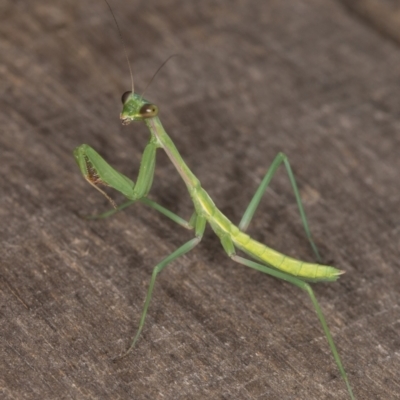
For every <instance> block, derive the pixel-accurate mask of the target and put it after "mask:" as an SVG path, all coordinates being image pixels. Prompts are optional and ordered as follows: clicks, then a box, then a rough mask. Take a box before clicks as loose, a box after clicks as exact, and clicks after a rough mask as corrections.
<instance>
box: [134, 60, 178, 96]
mask: <svg viewBox="0 0 400 400" xmlns="http://www.w3.org/2000/svg"><path fill="white" fill-rule="evenodd" d="M178 56H179V54H172V55H171V56H169V57H168V58H167V59H166V60H165V61H164V62H163V63H162V64H161V65H160V66H159V67H158V68H157V71H156V72H154V74H153V76H152V77H151V79H150V81H149V83H148V84H147V85H146V87H145V88H144V90H143V93H142V94H141V95H140V98H141V99H143V97H144V94H145V93H146V90H147V89H148V88H149V86H150V85H151V84H152V82H153V81H154V79H155V77H156V76H157V75H158V73H159V72H160V71H161V68H162V67H164V65H165V64H166V63H167V62H168V61H169V60H170V59H171V58H173V57H178Z"/></svg>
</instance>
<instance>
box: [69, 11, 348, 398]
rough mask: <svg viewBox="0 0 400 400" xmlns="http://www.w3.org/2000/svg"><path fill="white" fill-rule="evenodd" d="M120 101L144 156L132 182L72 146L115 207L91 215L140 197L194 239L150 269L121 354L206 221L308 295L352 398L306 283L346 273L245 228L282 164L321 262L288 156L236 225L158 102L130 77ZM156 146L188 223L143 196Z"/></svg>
mask: <svg viewBox="0 0 400 400" xmlns="http://www.w3.org/2000/svg"><path fill="white" fill-rule="evenodd" d="M111 12H112V11H111ZM113 17H114V14H113ZM114 20H115V17H114ZM115 22H116V21H115ZM117 27H118V24H117ZM118 29H119V28H118ZM125 55H126V52H125ZM128 65H129V70H130V73H131V79H132V71H131V67H130V64H129V61H128ZM122 104H123V108H122V112H121V115H120V118H121V121H122V124H124V125H128V124H130V123H131V122H132V121H140V122H143V123H145V124H146V126H147V128H148V130H149V133H150V139H149V142H148V144H147V145H146V147H145V149H144V152H143V155H142V159H141V163H140V168H139V174H138V177H137V181H136V184H135V183H134V182H133V181H132V180H131V179H129V178H128V177H126V176H125V175H123V174H121V173H120V172H118V171H116V170H115V169H114V168H112V167H111V166H110V165H109V164H108V163H107V162H106V161H105V160H104V159H103V158H102V157H101V156H100V155H99V154H98V153H97V152H96V151H95V150H94V149H93V148H91V147H90V146H88V145H86V144H82V145H80V146H78V147H77V148H76V149H75V150H74V156H75V160H76V162H77V164H78V165H79V168H80V171H81V173H82V175H83V177H84V178H85V179H86V180H87V181H88V182H89V183H90V184H91V185H92V186H93V187H95V188H96V189H97V190H98V191H100V192H101V193H102V194H103V195H104V196H106V197H107V199H109V200H110V202H111V203H112V204H113V206H114V208H115V209H113V210H111V211H108V212H106V213H104V214H101V215H99V216H97V217H92V218H105V217H108V216H110V215H112V214H114V213H115V212H117V211H120V210H122V209H124V208H126V207H128V206H129V205H131V204H133V203H135V202H137V201H140V202H142V203H144V204H145V205H147V206H149V207H151V208H153V209H155V210H157V211H159V212H160V213H161V214H163V215H165V216H166V217H168V218H170V219H171V220H172V221H174V222H176V223H177V224H178V225H180V226H182V227H184V228H187V229H194V238H193V239H191V240H189V241H188V242H186V243H185V244H183V245H182V246H180V247H179V248H178V249H176V250H175V251H173V252H172V253H171V254H170V255H168V256H167V257H165V258H164V259H163V260H162V261H161V262H160V263H159V264H157V265H156V266H155V267H154V269H153V273H152V276H151V280H150V284H149V288H148V291H147V295H146V299H145V303H144V306H143V311H142V314H141V318H140V322H139V327H138V329H137V332H136V335H135V336H134V338H133V340H132V342H131V344H130V346H129V348H128V350H127V351H126V352H125V353H124V354H123V355H122V356H121V357H124V356H126V355H127V354H128V353H129V352H131V351H132V349H133V348H134V346H135V344H136V343H137V341H138V339H139V336H140V334H141V332H142V329H143V327H144V323H145V320H146V315H147V311H148V308H149V304H150V301H151V298H152V293H153V289H154V284H155V282H156V278H157V276H158V274H159V273H160V272H161V271H162V270H163V269H164V268H165V267H166V266H167V265H169V264H170V263H171V262H172V261H174V260H176V259H177V258H179V257H180V256H182V255H184V254H186V253H188V252H189V251H191V250H192V249H193V248H194V247H195V246H197V245H198V244H199V243H200V241H201V239H202V237H203V233H204V230H205V228H206V225H207V224H209V225H210V226H211V229H212V230H213V231H214V232H215V234H216V235H217V236H218V238H219V239H220V241H221V245H222V248H223V250H224V251H225V252H226V254H227V255H228V256H229V257H230V259H231V260H232V261H234V262H236V263H239V264H242V265H245V266H247V267H249V268H253V269H255V270H257V271H260V272H263V273H265V274H267V275H271V276H273V277H275V278H278V279H281V280H283V281H286V282H289V283H291V284H293V285H295V286H297V287H299V288H300V289H302V290H304V291H305V292H306V293H307V294H308V295H309V297H310V299H311V302H312V304H313V306H314V309H315V311H316V313H317V316H318V318H319V321H320V323H321V325H322V328H323V330H324V333H325V336H326V338H327V340H328V344H329V347H330V350H331V352H332V355H333V357H334V359H335V361H336V365H337V367H338V369H339V371H340V374H341V376H342V378H343V379H344V381H345V383H346V386H347V390H348V393H349V395H350V398H351V399H352V400H354V399H355V397H354V395H353V391H352V388H351V386H350V383H349V380H348V378H347V374H346V371H345V369H344V367H343V365H342V362H341V359H340V357H339V353H338V351H337V349H336V346H335V344H334V341H333V338H332V335H331V332H330V330H329V328H328V325H327V323H326V320H325V317H324V314H323V312H322V310H321V307H320V305H319V303H318V301H317V299H316V297H315V295H314V292H313V290H312V288H311V286H310V284H309V283H308V282H331V281H335V280H337V279H338V277H339V276H340V275H341V274H343V273H344V271H341V270H339V269H336V268H334V267H331V266H327V265H321V264H317V263H308V262H303V261H300V260H296V259H294V258H291V257H288V256H286V255H284V254H281V253H279V252H277V251H275V250H273V249H271V248H269V247H267V246H265V245H264V244H262V243H259V242H258V241H256V240H254V239H252V238H251V237H250V236H249V235H248V234H247V233H246V229H247V227H248V226H249V224H250V222H251V220H252V218H253V216H254V213H255V211H256V209H257V207H258V205H259V203H260V201H261V199H262V197H263V195H264V193H265V192H266V189H267V187H268V185H269V183H270V181H271V179H272V178H273V176H274V174H275V172H276V170H277V169H278V168H279V166H280V165H282V164H283V165H284V166H285V168H286V171H287V174H288V176H289V180H290V183H291V186H292V188H293V192H294V195H295V198H296V202H297V206H298V209H299V212H300V216H301V220H302V224H303V227H304V230H305V233H306V236H307V238H308V240H309V242H310V244H311V247H312V249H313V252H314V253H315V256H316V258H317V260H318V261H319V262H320V261H321V258H320V256H319V253H318V249H317V247H316V245H315V243H314V241H313V239H312V236H311V232H310V229H309V225H308V222H307V218H306V214H305V212H304V208H303V204H302V201H301V197H300V193H299V190H298V187H297V184H296V180H295V177H294V174H293V172H292V169H291V166H290V163H289V160H288V158H287V156H286V155H285V154H283V153H279V154H278V155H277V156H276V158H275V159H274V161H273V162H272V164H271V166H270V167H269V169H268V170H267V173H266V174H265V176H264V178H263V180H262V181H261V184H260V185H259V187H258V189H257V191H256V193H255V194H254V196H253V198H252V199H251V201H250V203H249V205H248V207H247V209H246V211H245V213H244V215H243V217H242V219H241V221H240V223H239V225H235V224H234V223H232V222H231V221H230V220H229V219H228V218H227V217H226V216H225V215H224V214H223V213H222V212H221V211H220V210H219V209H218V208H217V207H216V205H215V204H214V202H213V201H212V199H211V198H210V196H209V195H208V193H207V192H206V191H205V190H204V189H203V187H202V186H201V183H200V181H199V180H198V179H197V177H196V176H195V175H194V174H193V172H192V171H191V170H190V169H189V167H188V166H187V164H186V163H185V161H184V160H183V159H182V157H181V155H180V154H179V152H178V150H177V148H176V147H175V145H174V143H173V141H172V140H171V138H170V137H169V135H168V134H167V133H166V131H165V130H164V128H163V126H162V124H161V121H160V119H159V117H158V108H157V106H156V105H154V104H153V103H151V102H149V101H148V100H146V99H144V98H143V96H141V95H138V94H136V93H135V92H134V87H133V79H132V90H131V91H128V92H125V93H124V94H123V95H122ZM158 149H163V150H164V151H165V152H166V154H167V156H168V157H169V159H170V160H171V162H172V164H173V165H174V166H175V168H176V170H177V171H178V173H179V175H180V176H181V178H182V179H183V181H184V183H185V184H186V187H187V190H188V192H189V195H190V198H191V200H192V202H193V206H194V213H193V215H192V217H191V218H190V220H188V221H187V220H185V219H183V218H181V217H180V216H178V215H176V214H175V213H173V212H171V211H170V210H168V209H166V208H164V207H163V206H161V205H160V204H158V203H156V202H154V201H152V200H150V199H149V198H148V197H147V195H148V193H149V191H150V189H151V186H152V182H153V176H154V170H155V165H156V152H157V150H158ZM100 185H105V186H109V187H111V188H113V189H115V190H117V191H118V192H120V193H122V194H123V195H124V196H125V197H126V198H127V199H128V201H127V202H126V203H124V204H122V205H121V206H119V207H117V206H116V205H115V203H114V202H113V200H112V199H111V198H110V197H109V196H108V195H107V194H106V193H105V192H104V191H103V190H102V189H101V188H100ZM237 249H238V250H240V251H242V252H243V253H245V254H246V255H247V256H248V257H247V258H245V257H242V256H239V255H238V254H237V253H236V250H237ZM121 357H118V358H121Z"/></svg>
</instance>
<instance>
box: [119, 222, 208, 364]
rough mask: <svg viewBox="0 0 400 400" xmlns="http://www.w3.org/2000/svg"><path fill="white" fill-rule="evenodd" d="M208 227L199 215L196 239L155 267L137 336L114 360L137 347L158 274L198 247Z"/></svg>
mask: <svg viewBox="0 0 400 400" xmlns="http://www.w3.org/2000/svg"><path fill="white" fill-rule="evenodd" d="M205 227H206V220H205V219H204V218H203V217H199V216H197V218H196V237H195V238H194V239H191V240H189V241H188V242H186V243H185V244H183V245H182V246H181V247H179V248H178V249H176V250H175V251H174V252H172V253H171V254H170V255H169V256H167V257H165V258H164V259H163V260H162V261H161V262H160V263H159V264H157V265H156V266H155V267H154V269H153V273H152V275H151V280H150V284H149V288H148V290H147V295H146V300H145V302H144V306H143V311H142V316H141V317H140V322H139V328H138V330H137V332H136V335H135V337H134V338H133V340H132V343H131V345H130V346H129V348H128V350H127V351H126V352H125V353H124V354H123V355H122V356H119V357H116V358H114V360H119V359H121V358H123V357H125V356H126V355H127V354H128V353H130V352H131V351H132V349H133V348H134V347H135V344H136V342H137V341H138V339H139V336H140V333H141V332H142V329H143V326H144V323H145V321H146V315H147V310H148V308H149V305H150V301H151V298H152V295H153V289H154V284H155V282H156V278H157V275H158V274H159V273H160V272H161V271H162V270H163V269H164V268H165V267H166V266H167V265H168V264H169V263H170V262H171V261H173V260H175V259H177V258H178V257H180V256H183V255H184V254H186V253H188V252H189V251H190V250H192V249H193V248H194V247H196V246H197V245H198V244H199V243H200V241H201V239H202V237H203V233H204V229H205Z"/></svg>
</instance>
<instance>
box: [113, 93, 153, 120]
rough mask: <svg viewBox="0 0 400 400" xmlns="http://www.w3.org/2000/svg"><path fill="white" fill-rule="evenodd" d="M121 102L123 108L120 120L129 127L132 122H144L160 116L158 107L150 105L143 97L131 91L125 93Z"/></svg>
mask: <svg viewBox="0 0 400 400" xmlns="http://www.w3.org/2000/svg"><path fill="white" fill-rule="evenodd" d="M121 100H122V104H123V107H122V112H121V115H120V119H121V121H122V124H123V125H128V124H130V123H131V122H132V121H143V120H145V119H147V118H152V117H155V116H157V114H158V107H157V106H156V105H154V104H151V103H149V102H148V101H146V100H145V99H143V97H142V96H139V95H138V94H136V93H132V92H131V91H128V92H125V93H124V94H123V95H122V98H121Z"/></svg>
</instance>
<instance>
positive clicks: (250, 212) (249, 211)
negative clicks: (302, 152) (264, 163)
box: [238, 153, 321, 262]
mask: <svg viewBox="0 0 400 400" xmlns="http://www.w3.org/2000/svg"><path fill="white" fill-rule="evenodd" d="M282 163H284V165H285V168H286V172H287V174H288V176H289V180H290V184H291V185H292V188H293V192H294V195H295V197H296V202H297V206H298V209H299V212H300V217H301V221H302V223H303V227H304V230H305V232H306V235H307V238H308V241H309V242H310V244H311V247H312V249H313V252H314V254H315V256H316V257H317V260H318V262H321V257H320V255H319V252H318V248H317V246H316V245H315V243H314V240H313V238H312V236H311V231H310V228H309V226H308V222H307V217H306V213H305V212H304V207H303V203H302V201H301V197H300V193H299V189H298V188H297V184H296V179H295V178H294V175H293V171H292V168H291V167H290V163H289V160H288V158H287V156H286V155H285V154H284V153H278V155H277V156H276V157H275V159H274V161H273V162H272V164H271V165H270V167H269V168H268V170H267V173H266V174H265V176H264V178H263V180H262V181H261V183H260V186H259V187H258V189H257V191H256V193H255V194H254V196H253V198H252V199H251V201H250V203H249V205H248V206H247V208H246V211H245V212H244V214H243V217H242V219H241V221H240V223H239V225H238V226H239V229H240V230H242V231H243V232H244V231H246V229H247V227H248V226H249V224H250V222H251V220H252V218H253V216H254V213H255V212H256V209H257V207H258V205H259V204H260V201H261V199H262V197H263V196H264V193H265V191H266V190H267V187H268V185H269V183H270V182H271V180H272V178H273V176H274V175H275V172H276V170H277V169H278V168H279V166H280V165H281V164H282Z"/></svg>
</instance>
